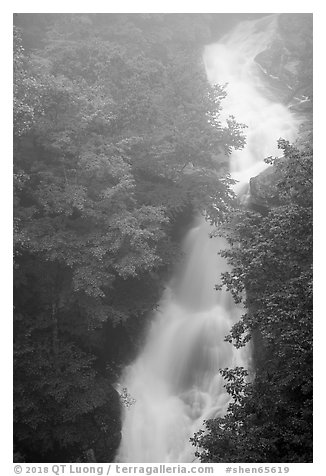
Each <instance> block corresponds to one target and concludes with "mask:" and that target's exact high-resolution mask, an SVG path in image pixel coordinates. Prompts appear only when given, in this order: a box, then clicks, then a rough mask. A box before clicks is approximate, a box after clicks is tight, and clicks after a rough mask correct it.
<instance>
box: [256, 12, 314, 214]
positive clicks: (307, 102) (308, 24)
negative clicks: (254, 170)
mask: <svg viewBox="0 0 326 476" xmlns="http://www.w3.org/2000/svg"><path fill="white" fill-rule="evenodd" d="M312 42H313V40H312V14H293V13H286V14H281V15H279V17H278V21H277V30H276V32H275V35H274V38H273V40H272V42H271V44H270V46H269V47H268V48H267V49H266V50H264V51H263V52H261V53H259V54H258V55H257V56H256V58H255V61H256V63H257V65H258V66H259V68H260V73H261V77H262V79H263V81H264V82H265V84H266V86H267V90H268V93H269V94H270V96H271V97H272V98H273V100H275V101H279V102H282V103H283V104H285V105H287V106H288V107H289V109H290V110H291V111H292V112H293V113H294V114H296V115H297V116H298V117H299V119H300V121H301V126H300V130H299V136H298V139H297V143H296V145H297V146H298V147H299V148H300V146H302V145H304V144H305V143H306V142H307V141H311V139H312V128H313V123H312V111H313V103H312V98H313V90H312V84H313V82H312V70H313V55H312V53H313V51H312ZM274 182H275V178H274V176H273V169H272V168H268V169H266V170H265V171H264V172H262V173H261V174H259V175H258V176H256V177H253V178H251V180H250V198H249V201H248V206H249V207H250V208H252V209H254V210H257V211H259V212H261V213H264V212H265V211H266V210H267V209H268V208H269V207H271V206H274V205H277V204H278V199H277V195H276V193H275V186H274Z"/></svg>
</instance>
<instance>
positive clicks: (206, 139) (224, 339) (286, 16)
mask: <svg viewBox="0 0 326 476" xmlns="http://www.w3.org/2000/svg"><path fill="white" fill-rule="evenodd" d="M53 6H54V7H55V5H53ZM84 6H85V4H81V5H80V7H79V8H78V7H77V8H76V11H75V12H74V11H73V9H72V10H71V11H67V12H65V11H62V12H59V11H58V12H56V10H55V8H54V9H53V10H54V12H47V11H46V8H45V5H43V7H44V11H43V12H42V5H41V6H40V8H41V10H40V11H38V12H36V11H35V12H33V11H30V10H28V12H27V11H25V10H24V9H23V8H22V10H21V11H15V12H14V13H13V15H12V25H11V26H10V28H11V29H12V40H13V58H12V70H13V100H12V109H13V130H14V132H13V147H12V152H13V194H12V196H13V249H14V253H13V304H14V311H13V444H12V454H13V456H12V460H11V464H12V463H13V466H12V467H13V468H14V472H15V473H16V474H23V475H25V474H28V472H30V473H32V472H35V473H37V474H39V473H42V472H43V473H44V472H48V474H56V475H57V476H59V475H61V474H73V473H74V472H75V473H78V472H79V473H80V474H86V473H87V474H91V473H92V469H91V468H93V469H94V471H93V473H95V474H109V473H107V472H106V471H107V470H106V469H105V468H107V467H109V466H103V465H105V464H109V465H110V464H111V463H112V465H110V467H109V471H110V468H111V473H112V474H118V473H119V472H127V470H126V471H123V468H129V469H130V468H132V467H133V466H130V465H131V464H135V465H136V464H137V465H138V466H135V467H134V469H135V468H139V465H144V466H143V473H145V474H150V473H148V471H147V473H146V467H147V466H146V465H152V464H153V465H156V467H158V468H160V470H159V471H158V472H159V473H160V474H162V473H164V472H174V470H173V468H179V469H178V471H177V469H175V472H187V473H189V472H190V473H196V472H197V473H200V472H204V469H205V468H206V470H207V471H206V470H205V472H207V473H209V472H210V473H211V474H213V473H214V472H215V474H221V475H222V474H225V473H235V472H238V473H239V472H240V473H241V472H249V471H245V469H244V468H251V469H250V471H251V470H253V469H254V468H256V469H257V468H263V471H262V472H271V473H275V472H277V473H282V474H286V473H288V474H289V476H291V475H294V474H299V473H295V467H298V466H299V465H294V466H293V467H292V466H291V465H292V464H295V463H300V464H301V463H313V462H314V458H313V442H314V441H313V440H314V438H313V319H312V318H313V141H312V135H313V20H314V19H315V15H314V12H313V8H312V6H311V11H309V3H308V2H307V4H306V5H305V6H306V7H307V9H306V10H305V11H304V12H301V11H300V9H299V8H298V11H297V12H296V11H295V3H294V5H293V8H294V12H292V13H291V12H289V11H282V12H280V11H274V6H273V4H272V3H270V4H269V5H268V8H269V9H270V11H268V10H267V11H265V9H263V8H262V6H263V5H262V4H261V10H263V11H264V12H260V8H259V5H257V9H256V10H254V11H248V12H243V10H242V8H240V7H239V11H238V12H237V11H234V10H232V9H230V11H229V12H228V11H224V10H223V11H221V12H218V11H215V10H218V8H219V5H218V4H215V9H212V11H211V13H209V10H207V11H206V10H204V11H203V12H191V8H189V9H190V12H186V10H187V8H186V5H184V7H183V9H182V7H181V8H180V10H179V11H174V10H172V11H170V12H169V11H168V12H165V10H164V8H163V7H162V10H161V11H160V10H158V11H157V10H156V8H153V10H154V12H152V13H146V12H145V10H140V11H139V12H134V11H133V8H131V7H130V11H129V12H128V11H122V9H121V11H119V10H117V11H112V12H105V11H104V9H103V11H102V12H101V11H99V12H96V8H94V10H95V11H94V12H88V10H89V9H91V8H92V5H91V4H89V5H87V10H86V9H85V11H84V12H83V8H84ZM110 6H111V5H110V2H109V3H108V4H106V9H109V10H110ZM115 6H116V7H117V8H119V5H115ZM197 6H198V5H197ZM51 7H52V5H51ZM153 7H154V2H153ZM199 7H200V5H199ZM224 7H226V8H227V7H228V5H224ZM112 10H113V9H112ZM182 10H185V11H184V12H183V11H182ZM148 11H151V8H150V7H148ZM323 160H324V159H322V158H320V157H319V161H323ZM321 213H322V214H323V213H324V212H321ZM9 292H10V291H9ZM318 319H323V316H322V314H321V315H319V318H318ZM5 339H6V338H5ZM319 378H321V376H319ZM70 463H71V464H73V466H71V471H70V473H69V472H68V468H69V464H70ZM221 463H222V464H223V465H221ZM37 464H40V466H37ZM215 464H216V465H215ZM218 464H220V465H218ZM60 465H61V466H60ZM101 465H102V466H101ZM113 465H114V466H113ZM182 465H184V466H182ZM241 465H243V471H241V470H240V469H239V468H242V466H241ZM250 465H252V466H250ZM308 466H309V465H308ZM28 468H30V471H29V470H28ZM32 468H36V469H35V471H34V470H33V471H32ZM37 468H38V469H37ZM40 468H43V469H42V470H41V469H40ZM44 468H48V471H44ZM62 468H66V469H65V470H64V469H62ZM96 468H97V469H96ZM100 468H102V469H100ZM103 468H104V472H103ZM114 468H115V469H114ZM119 468H120V469H119ZM144 468H145V469H144ZM169 468H170V469H171V471H168V469H169ZM180 468H181V469H180ZM182 468H186V470H185V471H182ZM209 468H212V469H211V471H208V469H209ZM214 468H216V470H215V469H214ZM218 468H223V469H221V470H220V471H221V472H217V471H218ZM266 468H267V469H266ZM273 468H274V469H275V470H274V469H273ZM291 468H294V469H291ZM129 469H128V471H129ZM120 470H121V471H120ZM172 470H173V471H172ZM101 471H102V472H101ZM114 471H116V473H115V472H114ZM151 471H154V470H151ZM129 472H130V471H129ZM140 472H141V471H140ZM251 472H261V471H258V470H257V471H251ZM10 474H14V473H10ZM135 474H138V473H137V472H135ZM300 474H304V473H300ZM305 474H312V469H311V471H310V470H308V469H307V472H306V473H305ZM314 474H317V473H314ZM318 474H322V473H318Z"/></svg>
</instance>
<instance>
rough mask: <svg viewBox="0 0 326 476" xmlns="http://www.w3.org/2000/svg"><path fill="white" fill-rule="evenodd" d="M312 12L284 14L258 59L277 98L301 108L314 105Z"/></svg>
mask: <svg viewBox="0 0 326 476" xmlns="http://www.w3.org/2000/svg"><path fill="white" fill-rule="evenodd" d="M312 60H313V59H312V15H311V14H292V13H290V14H288V13H287V14H281V15H279V16H278V20H277V30H276V32H275V35H274V38H273V40H272V42H271V44H270V46H269V48H268V49H266V50H265V51H263V52H261V53H259V54H258V55H257V56H256V58H255V61H256V63H257V64H258V65H259V67H260V70H261V74H262V78H263V79H264V80H265V81H266V82H267V83H268V86H269V89H270V90H271V93H272V94H274V96H275V98H276V99H277V100H281V102H282V103H284V104H287V105H288V106H289V107H290V108H291V109H293V110H295V111H298V112H307V111H309V110H310V109H311V108H312Z"/></svg>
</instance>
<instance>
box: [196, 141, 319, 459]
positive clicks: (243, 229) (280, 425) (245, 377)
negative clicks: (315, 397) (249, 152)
mask: <svg viewBox="0 0 326 476" xmlns="http://www.w3.org/2000/svg"><path fill="white" fill-rule="evenodd" d="M279 148H280V149H281V150H282V152H283V157H282V158H279V159H275V158H268V159H266V161H267V162H268V163H270V164H271V165H272V167H273V175H272V176H271V177H272V178H271V180H270V186H269V190H268V193H269V194H270V197H272V198H273V202H274V205H273V206H270V207H269V210H267V211H266V213H258V212H256V211H252V210H250V209H244V210H236V211H234V212H233V213H231V214H230V216H229V218H228V221H227V223H225V225H224V226H223V229H221V228H220V230H219V233H220V234H222V235H223V236H225V237H226V238H227V241H228V243H229V245H230V247H229V248H228V249H226V250H224V251H223V252H222V256H224V257H225V258H226V259H227V260H228V262H229V263H230V264H231V266H232V270H231V271H229V272H226V273H224V274H223V277H222V278H223V283H224V285H225V286H226V288H227V289H228V290H229V291H230V292H231V293H232V295H233V297H234V299H235V301H236V302H243V305H244V308H245V310H246V312H245V314H244V315H243V316H242V318H241V320H240V321H239V322H237V323H236V324H235V325H234V326H233V327H232V329H231V331H230V334H229V335H228V336H226V338H225V339H226V340H227V341H229V342H230V343H232V344H233V345H235V346H236V347H237V348H239V347H242V346H244V345H246V344H247V343H248V342H250V341H251V342H252V344H253V347H252V348H253V368H252V369H251V372H249V373H248V370H246V369H244V368H242V367H237V368H235V369H228V368H226V369H221V374H222V376H223V377H224V378H225V380H226V384H225V387H226V390H227V391H228V393H229V394H230V396H231V397H232V398H231V403H230V404H229V407H228V411H227V413H226V415H225V416H224V417H220V418H216V419H210V420H208V421H206V423H205V429H203V430H200V431H199V432H197V433H196V435H195V436H194V438H193V439H192V442H193V444H194V445H195V446H197V456H199V458H200V460H201V461H202V462H214V463H219V462H230V463H235V462H270V463H272V462H278V463H281V462H284V463H290V462H292V463H307V462H312V391H313V386H312V358H313V355H312V337H313V335H312V305H313V301H312V244H313V243H312V238H313V234H312V219H313V214H312V205H313V201H312V198H313V197H312V149H311V145H310V143H309V142H306V143H305V144H304V145H302V144H301V146H300V147H299V148H297V147H294V146H292V145H290V144H289V143H288V142H287V141H285V140H282V139H281V140H280V141H279ZM276 198H277V202H278V203H277V204H275V200H276Z"/></svg>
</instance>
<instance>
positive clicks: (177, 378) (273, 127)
mask: <svg viewBox="0 0 326 476" xmlns="http://www.w3.org/2000/svg"><path fill="white" fill-rule="evenodd" d="M275 27H276V15H271V16H268V17H264V18H262V19H259V20H254V21H245V22H241V23H239V24H238V25H237V26H236V27H235V28H234V29H233V30H232V31H231V32H230V33H228V34H227V35H225V36H224V37H223V38H222V39H221V40H220V42H219V43H217V44H213V45H209V46H207V47H206V48H205V51H204V61H205V66H206V71H207V77H208V79H209V81H210V82H212V83H219V84H224V83H228V88H227V92H228V96H227V98H226V99H225V101H224V110H223V114H225V116H224V117H223V118H222V119H223V120H224V119H225V118H226V117H227V116H228V114H232V115H234V116H235V117H236V119H237V120H238V121H239V122H243V123H245V124H247V126H248V129H247V130H246V135H247V146H246V148H245V149H244V150H243V151H235V152H234V153H233V154H232V156H231V173H232V176H233V177H234V178H236V179H237V180H239V184H240V186H241V185H242V184H245V183H247V182H248V180H249V178H250V177H252V176H254V175H256V174H257V173H259V172H260V171H261V170H262V169H263V168H264V167H266V164H265V163H264V162H263V159H264V157H266V156H269V155H277V152H278V150H277V144H276V142H277V139H278V138H279V137H281V136H282V137H284V138H286V139H288V140H293V138H294V137H295V134H296V130H297V123H296V120H295V118H294V117H293V116H292V115H291V113H290V112H289V111H288V110H287V109H286V107H284V106H283V105H281V104H277V103H273V102H272V101H271V100H270V99H268V98H266V97H264V90H263V87H262V84H261V83H260V81H259V74H258V67H257V65H255V63H254V58H255V56H256V55H257V53H259V52H260V51H262V50H264V49H265V48H266V46H267V45H268V43H269V42H270V39H271V37H272V35H273V32H274V30H275ZM209 232H210V226H209V224H208V223H207V222H205V221H204V220H198V222H197V223H196V224H195V226H194V228H192V229H191V230H190V232H189V233H188V235H187V236H186V238H185V241H184V253H185V260H184V263H183V264H182V265H181V266H180V268H179V269H177V270H176V272H175V276H174V277H173V278H172V280H171V282H170V284H169V286H168V288H167V289H166V291H165V292H164V295H163V297H162V300H161V302H160V306H159V310H158V311H157V312H155V314H154V315H153V319H152V323H151V327H150V328H149V330H148V334H147V339H146V343H145V346H144V348H143V350H142V352H141V353H140V355H139V356H138V358H137V359H136V360H135V362H134V363H133V364H132V365H130V366H129V367H127V368H126V369H125V372H124V374H123V376H122V380H121V385H122V386H123V387H127V389H128V392H129V393H130V394H131V396H132V398H134V399H135V403H134V404H133V405H132V406H130V408H126V409H125V410H124V416H123V426H122V441H121V445H120V448H119V451H118V455H117V460H118V461H120V462H132V463H158V462H159V463H163V462H170V463H177V462H191V461H194V448H193V447H192V446H191V444H190V442H189V438H190V437H191V436H193V434H194V432H195V431H197V430H198V429H199V428H201V427H202V423H203V420H205V419H207V418H211V417H216V416H222V415H223V414H224V413H225V411H226V409H227V405H228V403H229V396H228V394H227V393H226V391H225V389H224V388H223V385H224V381H223V379H222V377H221V376H220V375H219V373H218V370H219V369H220V368H224V367H233V366H236V365H238V366H245V367H247V366H248V357H249V356H248V351H247V350H244V349H242V350H237V349H235V348H234V347H233V346H232V345H231V344H229V343H226V342H224V336H225V335H226V334H228V332H229V330H230V328H231V327H232V325H233V323H234V322H236V321H237V320H239V318H240V316H241V313H242V309H241V307H240V306H239V305H235V304H234V302H233V301H232V297H231V296H230V295H229V293H227V292H226V291H218V292H217V291H215V284H218V281H219V275H220V273H221V272H223V271H225V270H226V269H227V264H226V263H225V260H223V259H222V258H221V257H219V256H218V251H219V250H220V249H223V248H225V247H226V244H225V242H224V241H223V240H222V239H217V238H213V239H210V238H209Z"/></svg>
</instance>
